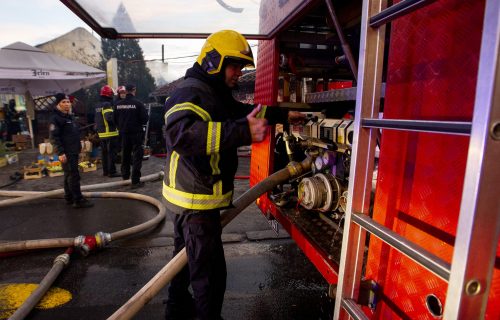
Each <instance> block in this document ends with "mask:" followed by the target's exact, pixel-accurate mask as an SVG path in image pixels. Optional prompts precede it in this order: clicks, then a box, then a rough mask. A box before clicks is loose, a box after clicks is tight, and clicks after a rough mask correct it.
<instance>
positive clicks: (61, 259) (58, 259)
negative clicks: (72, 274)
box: [54, 253, 69, 267]
mask: <svg viewBox="0 0 500 320" xmlns="http://www.w3.org/2000/svg"><path fill="white" fill-rule="evenodd" d="M57 262H61V263H63V264H64V267H67V266H68V264H69V254H67V253H63V254H60V255H58V256H57V257H56V258H55V259H54V264H56V263H57Z"/></svg>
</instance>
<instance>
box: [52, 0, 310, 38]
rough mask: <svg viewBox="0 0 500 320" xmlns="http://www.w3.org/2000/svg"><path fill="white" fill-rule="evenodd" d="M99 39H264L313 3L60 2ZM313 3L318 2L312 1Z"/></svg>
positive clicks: (247, 0)
mask: <svg viewBox="0 0 500 320" xmlns="http://www.w3.org/2000/svg"><path fill="white" fill-rule="evenodd" d="M61 2H62V3H64V4H65V5H66V6H67V7H68V8H69V9H70V10H71V11H73V12H74V13H75V14H76V15H77V16H78V17H80V18H81V19H82V20H83V21H84V22H85V23H87V24H88V25H89V26H90V27H91V28H92V29H94V31H96V32H97V33H98V34H99V35H100V36H101V37H103V38H111V39H117V38H206V37H207V36H208V35H209V34H211V33H213V32H216V31H219V30H223V29H232V30H237V31H238V32H240V33H241V34H243V35H244V36H245V37H246V38H247V39H269V38H270V37H272V36H273V34H274V33H275V32H276V31H277V30H278V25H279V24H283V23H288V22H289V21H288V17H292V16H293V15H291V13H292V12H294V11H295V10H298V9H299V8H301V7H304V6H308V5H311V4H312V3H314V1H313V0H287V1H283V0H191V1H179V0H141V1H137V0H107V1H102V0H61ZM316 2H317V1H316Z"/></svg>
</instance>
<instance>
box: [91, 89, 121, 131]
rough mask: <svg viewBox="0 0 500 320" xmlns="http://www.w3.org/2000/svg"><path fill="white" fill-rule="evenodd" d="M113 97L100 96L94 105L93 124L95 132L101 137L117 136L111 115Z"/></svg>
mask: <svg viewBox="0 0 500 320" xmlns="http://www.w3.org/2000/svg"><path fill="white" fill-rule="evenodd" d="M112 102H113V99H112V98H108V97H101V101H99V103H98V104H97V105H96V106H95V117H94V119H95V126H96V131H97V134H98V135H99V138H101V139H108V138H112V137H117V136H118V129H117V127H116V124H115V120H114V115H113V104H112Z"/></svg>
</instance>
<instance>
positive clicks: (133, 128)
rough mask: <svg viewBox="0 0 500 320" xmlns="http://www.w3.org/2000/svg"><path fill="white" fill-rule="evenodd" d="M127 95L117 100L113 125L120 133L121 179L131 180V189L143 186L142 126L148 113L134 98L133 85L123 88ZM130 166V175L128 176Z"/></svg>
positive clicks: (146, 120) (134, 88) (146, 119)
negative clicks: (114, 124)
mask: <svg viewBox="0 0 500 320" xmlns="http://www.w3.org/2000/svg"><path fill="white" fill-rule="evenodd" d="M125 89H126V90H127V95H126V97H125V99H123V100H119V101H118V102H117V103H116V107H115V112H114V114H115V123H116V125H117V126H118V130H119V131H120V136H121V142H122V165H121V171H122V178H123V180H128V179H131V180H132V189H136V188H140V187H141V186H143V185H144V183H143V182H141V181H140V179H141V168H142V157H143V155H144V149H143V146H142V144H143V141H144V129H143V126H144V125H145V124H146V123H147V122H148V113H147V111H146V107H145V106H144V104H143V103H142V102H141V101H139V100H138V99H136V98H135V93H136V87H135V85H132V84H128V85H126V86H125ZM130 165H132V175H131V174H130Z"/></svg>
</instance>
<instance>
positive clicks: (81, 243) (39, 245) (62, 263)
mask: <svg viewBox="0 0 500 320" xmlns="http://www.w3.org/2000/svg"><path fill="white" fill-rule="evenodd" d="M162 176H163V172H160V173H156V174H151V175H148V176H145V177H143V178H142V179H141V181H152V180H157V179H160V178H161V177H162ZM130 183H131V182H130V180H127V181H115V182H111V183H102V184H94V185H87V186H82V190H90V189H99V188H110V187H116V186H122V185H127V184H130ZM63 193H64V190H63V189H58V190H52V191H48V192H36V191H0V196H10V197H19V198H16V199H8V200H3V201H0V207H3V206H6V205H12V204H15V203H20V202H26V201H32V200H36V199H41V198H48V197H56V196H61V195H62V194H63ZM83 195H84V196H86V197H93V198H96V197H99V198H127V199H135V200H140V201H144V202H148V203H150V204H152V205H154V206H156V207H157V208H158V214H157V215H156V216H155V217H154V218H152V219H150V220H148V221H146V222H144V223H141V224H139V225H136V226H133V227H130V228H127V229H124V230H119V231H116V232H113V233H111V234H110V233H104V232H97V233H96V234H95V236H77V237H76V238H59V239H39V240H25V241H15V242H6V243H1V244H0V253H6V252H13V251H14V252H15V251H24V250H33V249H47V248H59V247H68V249H67V250H66V252H65V253H64V254H61V255H59V256H57V258H56V259H55V260H54V263H53V266H52V268H51V269H50V271H49V272H48V273H47V275H46V276H45V277H44V278H43V280H42V281H41V282H40V284H39V285H38V287H37V288H36V289H35V291H33V293H32V294H31V295H30V296H29V297H28V299H26V300H25V301H24V303H23V304H22V305H21V307H19V308H18V309H17V310H16V312H15V313H14V314H13V315H12V316H11V317H10V318H9V319H10V320H18V319H24V318H25V317H26V316H27V315H28V314H29V313H30V312H31V310H32V309H33V308H34V307H35V306H36V305H37V304H38V302H39V301H40V300H41V299H42V297H43V296H44V295H45V293H46V292H47V291H48V290H49V289H50V287H51V286H52V284H53V283H54V281H55V280H56V279H57V277H58V276H59V274H60V273H61V272H62V270H63V269H64V268H65V267H66V266H67V265H68V264H69V261H70V255H71V253H72V251H73V248H77V249H79V250H80V252H81V253H82V254H83V255H87V254H88V253H90V251H92V250H95V249H98V248H102V247H104V246H105V245H107V244H108V243H110V242H111V241H112V240H118V239H121V238H124V237H127V236H130V235H133V234H136V233H140V232H142V231H145V230H148V229H150V228H153V227H155V226H156V225H157V224H158V223H159V222H161V221H162V220H163V219H164V218H165V215H166V211H165V207H164V206H163V205H162V204H161V202H160V201H158V200H156V199H154V198H152V197H149V196H145V195H142V194H136V193H128V192H84V193H83ZM20 199H22V201H19V200H20Z"/></svg>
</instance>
